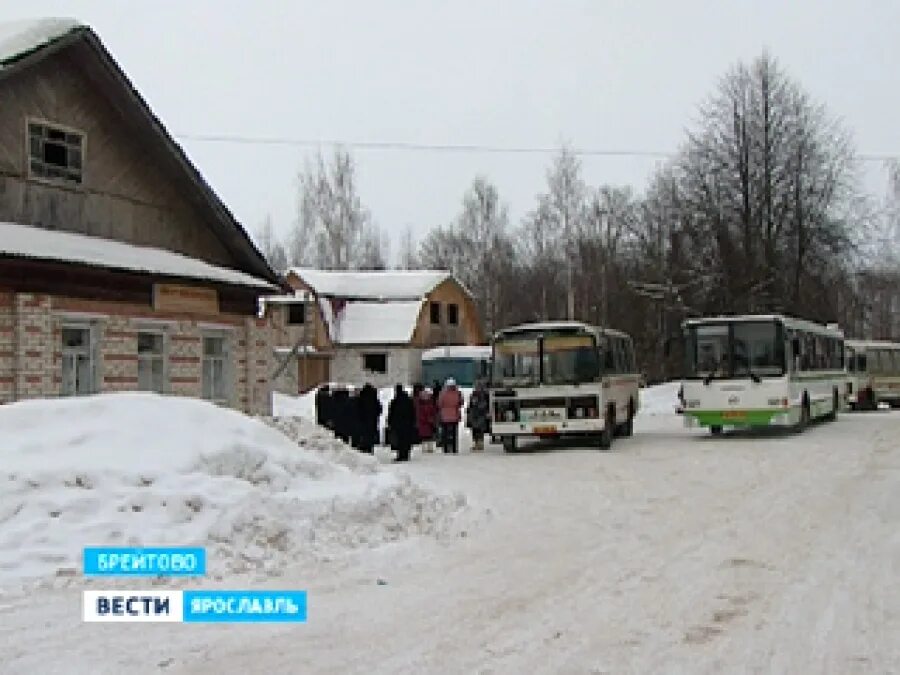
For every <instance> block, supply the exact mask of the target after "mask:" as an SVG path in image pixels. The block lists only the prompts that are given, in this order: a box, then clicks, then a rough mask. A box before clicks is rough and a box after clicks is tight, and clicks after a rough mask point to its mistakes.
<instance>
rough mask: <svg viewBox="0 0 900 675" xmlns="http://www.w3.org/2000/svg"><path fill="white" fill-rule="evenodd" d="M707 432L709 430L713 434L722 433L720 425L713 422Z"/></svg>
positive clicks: (719, 434)
mask: <svg viewBox="0 0 900 675" xmlns="http://www.w3.org/2000/svg"><path fill="white" fill-rule="evenodd" d="M709 432H710V433H711V434H712V435H713V436H721V435H722V427H720V426H719V425H718V424H713V425H712V426H711V427H710V428H709Z"/></svg>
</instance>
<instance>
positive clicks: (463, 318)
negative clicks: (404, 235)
mask: <svg viewBox="0 0 900 675" xmlns="http://www.w3.org/2000/svg"><path fill="white" fill-rule="evenodd" d="M286 282H287V284H288V286H290V287H291V288H293V289H295V292H305V293H307V294H308V296H307V297H308V298H309V301H308V303H307V304H306V305H305V306H306V307H307V310H306V311H305V312H300V311H297V312H296V318H298V319H300V317H301V315H302V317H303V320H304V321H305V322H306V324H305V325H302V327H301V326H300V324H295V325H294V326H293V327H287V328H286V329H284V332H283V333H281V334H280V338H281V342H282V344H283V345H284V346H285V348H286V347H287V346H288V345H297V344H302V345H305V346H306V348H305V349H298V350H297V357H296V362H297V365H296V368H297V370H298V372H299V373H300V374H299V376H298V381H299V389H300V390H301V391H305V390H308V389H310V388H312V387H314V386H316V385H317V384H319V383H321V382H327V381H333V382H340V383H346V384H362V383H364V382H370V383H372V384H373V385H375V386H379V387H383V386H390V385H392V384H396V383H403V384H409V383H412V382H415V381H417V380H418V379H419V378H420V377H421V371H422V353H423V352H424V351H425V350H428V349H431V348H434V347H438V346H444V345H480V344H483V343H484V341H485V335H484V329H483V328H482V325H481V320H480V317H479V316H478V312H477V310H476V307H475V303H474V301H473V299H472V296H471V295H470V294H469V292H468V291H467V290H466V289H465V288H464V287H463V286H462V285H461V284H460V283H459V282H458V281H457V280H456V279H455V278H454V277H453V276H452V275H451V274H450V273H449V272H441V271H418V270H417V271H374V272H333V271H323V270H313V269H301V268H294V269H291V270H289V271H288V273H287V276H286ZM292 367H293V366H292ZM304 368H305V370H304Z"/></svg>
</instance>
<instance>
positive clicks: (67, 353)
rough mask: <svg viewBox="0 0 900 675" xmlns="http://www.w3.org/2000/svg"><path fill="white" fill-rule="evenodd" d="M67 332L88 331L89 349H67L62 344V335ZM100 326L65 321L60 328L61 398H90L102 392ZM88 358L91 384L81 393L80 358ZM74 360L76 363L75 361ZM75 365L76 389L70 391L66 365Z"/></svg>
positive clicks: (83, 322)
mask: <svg viewBox="0 0 900 675" xmlns="http://www.w3.org/2000/svg"><path fill="white" fill-rule="evenodd" d="M66 330H81V331H87V334H88V344H87V349H86V350H85V349H83V348H67V347H66V346H65V345H64V344H62V335H63V332H64V331H66ZM97 333H98V325H97V324H96V323H91V322H85V321H64V322H63V323H62V324H61V326H60V353H61V355H62V357H61V360H60V376H61V377H60V385H59V395H60V396H90V395H91V394H96V393H98V392H99V391H100V367H99V361H100V359H99V353H98V350H99V344H100V341H99V339H98V337H99V336H98V334H97ZM79 356H86V357H87V359H88V369H87V373H88V376H89V378H90V379H89V384H88V386H87V387H85V388H84V390H82V391H79V386H78V357H79ZM73 359H74V361H73ZM67 363H73V367H74V373H73V376H74V378H75V379H74V385H73V386H74V388H73V389H72V390H71V391H70V390H68V388H67V379H70V378H67V377H66V364H67Z"/></svg>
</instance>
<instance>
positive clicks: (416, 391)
mask: <svg viewBox="0 0 900 675" xmlns="http://www.w3.org/2000/svg"><path fill="white" fill-rule="evenodd" d="M423 389H425V387H424V386H423V385H422V383H421V382H416V383H415V384H414V385H413V388H412V402H413V408H414V409H415V411H416V437H415V440H414V441H413V445H419V444H420V443H421V442H422V439H421V438H420V437H419V422H418V420H419V398H420V396H421V394H422V390H423Z"/></svg>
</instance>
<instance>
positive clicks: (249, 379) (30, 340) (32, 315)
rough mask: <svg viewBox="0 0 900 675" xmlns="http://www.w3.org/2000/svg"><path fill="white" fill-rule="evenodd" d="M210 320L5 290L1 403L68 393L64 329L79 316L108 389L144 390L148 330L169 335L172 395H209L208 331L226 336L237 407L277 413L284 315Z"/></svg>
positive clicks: (0, 306)
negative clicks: (274, 388)
mask: <svg viewBox="0 0 900 675" xmlns="http://www.w3.org/2000/svg"><path fill="white" fill-rule="evenodd" d="M216 318H219V317H216ZM208 319H209V317H203V318H202V319H200V318H196V319H195V318H186V317H185V316H183V315H182V316H164V315H160V314H158V313H155V312H153V311H152V309H150V308H146V307H142V306H137V305H135V306H134V307H132V306H130V305H123V304H122V303H102V302H99V301H77V300H72V299H71V298H60V297H53V298H51V297H50V296H45V295H33V294H26V293H19V294H13V293H3V292H0V403H3V402H9V401H14V400H20V399H25V398H35V397H41V396H58V395H59V394H60V393H61V385H62V327H63V325H64V324H65V323H67V322H69V321H72V320H78V321H80V322H85V321H87V322H89V323H90V324H91V325H93V326H94V327H95V330H96V336H97V340H98V347H99V348H98V350H97V352H98V354H97V356H98V364H97V377H98V383H99V388H100V390H101V391H104V392H106V391H130V390H135V389H137V387H138V353H137V336H138V333H139V332H140V331H141V330H142V329H145V330H153V331H158V332H162V333H163V334H164V335H165V336H166V337H165V339H166V379H167V393H170V394H173V395H179V396H191V397H198V398H199V397H201V396H202V356H203V340H202V337H203V335H204V334H206V333H207V332H210V333H217V334H221V335H222V336H223V337H225V342H226V350H227V352H226V353H227V354H228V355H229V363H228V372H227V375H228V381H229V382H230V391H229V393H230V400H229V402H228V403H229V405H231V406H233V407H235V408H238V409H240V410H243V411H245V412H250V413H252V414H269V413H270V412H271V386H270V384H269V377H270V376H271V374H272V372H273V371H274V358H273V357H274V355H273V348H274V344H273V343H272V340H273V339H274V335H273V325H274V326H280V327H281V328H282V329H283V318H281V317H280V316H278V315H275V316H274V317H271V318H269V319H256V318H252V319H251V318H247V317H239V316H231V315H222V316H221V322H217V323H215V324H213V325H210V324H206V323H204V322H203V321H204V320H208Z"/></svg>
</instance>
